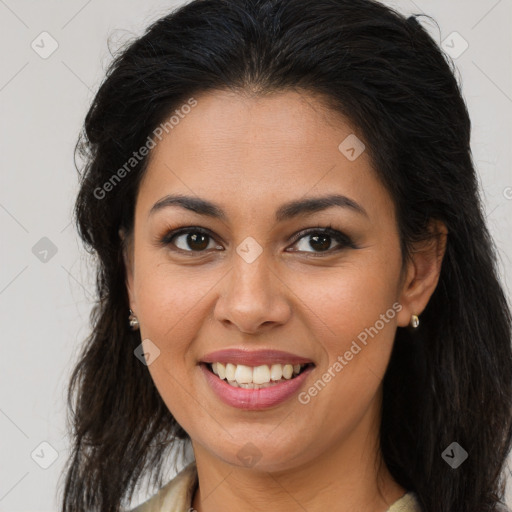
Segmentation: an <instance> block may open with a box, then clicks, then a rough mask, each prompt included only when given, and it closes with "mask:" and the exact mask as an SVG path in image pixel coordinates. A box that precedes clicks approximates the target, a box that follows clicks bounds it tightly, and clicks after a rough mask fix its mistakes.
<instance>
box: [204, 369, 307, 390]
mask: <svg viewBox="0 0 512 512" xmlns="http://www.w3.org/2000/svg"><path fill="white" fill-rule="evenodd" d="M304 366H305V365H303V364H294V365H292V364H284V365H283V364H273V365H272V366H270V367H269V366H268V365H266V364H263V365H260V366H254V367H252V366H246V365H244V364H237V365H235V364H232V363H227V364H226V365H224V364H223V363H212V365H211V368H212V371H213V373H215V375H218V376H219V378H220V379H222V380H227V381H228V383H229V384H231V385H232V386H235V387H241V388H246V389H259V388H264V387H268V386H272V385H274V384H275V383H276V382H279V381H284V380H289V379H291V378H292V377H293V376H295V375H298V374H299V373H300V371H301V370H302V369H303V368H304Z"/></svg>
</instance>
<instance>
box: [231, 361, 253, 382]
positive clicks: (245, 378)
mask: <svg viewBox="0 0 512 512" xmlns="http://www.w3.org/2000/svg"><path fill="white" fill-rule="evenodd" d="M235 380H236V381H237V382H238V384H249V383H250V382H252V368H251V367H250V366H245V365H243V364H237V365H236V371H235Z"/></svg>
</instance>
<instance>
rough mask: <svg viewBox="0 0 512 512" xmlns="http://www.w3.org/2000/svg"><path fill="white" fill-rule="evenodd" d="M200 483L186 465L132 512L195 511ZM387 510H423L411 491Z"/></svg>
mask: <svg viewBox="0 0 512 512" xmlns="http://www.w3.org/2000/svg"><path fill="white" fill-rule="evenodd" d="M197 485H198V479H197V469H196V463H195V461H194V462H191V463H190V464H188V465H187V466H185V467H184V468H183V469H182V470H181V471H180V472H179V473H178V474H177V475H176V476H175V477H174V478H173V479H172V480H171V481H170V482H168V483H167V484H166V485H164V486H163V487H162V488H161V489H160V491H158V493H157V494H155V495H154V496H153V497H152V498H150V499H149V500H147V501H145V502H144V503H142V504H140V505H139V506H138V507H136V508H134V509H132V510H131V512H193V511H194V509H193V508H192V499H193V497H194V494H195V491H196V488H197ZM387 512H421V508H420V505H419V503H418V500H417V498H416V495H415V494H414V493H413V492H412V491H409V492H407V493H405V494H404V495H403V496H402V497H401V498H400V499H398V500H397V501H395V503H393V505H391V507H390V508H389V509H388V510H387Z"/></svg>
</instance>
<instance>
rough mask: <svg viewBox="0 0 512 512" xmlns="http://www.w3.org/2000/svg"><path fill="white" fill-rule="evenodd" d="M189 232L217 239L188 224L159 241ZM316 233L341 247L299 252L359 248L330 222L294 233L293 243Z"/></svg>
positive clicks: (166, 241) (169, 240)
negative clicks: (328, 237)
mask: <svg viewBox="0 0 512 512" xmlns="http://www.w3.org/2000/svg"><path fill="white" fill-rule="evenodd" d="M188 233H200V234H203V235H206V236H208V237H210V238H211V239H213V240H215V237H214V236H213V235H212V234H211V233H210V231H209V230H207V229H204V228H201V227H199V226H188V227H186V228H177V229H174V230H172V231H170V232H168V233H166V234H165V235H164V236H163V237H162V238H161V239H160V240H159V243H160V245H162V246H165V247H168V246H170V245H173V243H172V240H173V239H174V238H176V237H178V236H180V235H183V234H188ZM314 234H321V235H328V236H330V237H331V238H332V239H334V241H336V242H338V243H339V244H340V247H338V248H337V249H334V250H332V249H328V250H327V251H320V252H314V251H311V252H310V251H297V252H306V253H307V254H312V255H315V256H314V257H317V256H322V255H324V254H327V255H330V254H332V253H333V252H338V251H341V250H342V249H344V248H351V249H358V246H357V245H356V244H354V242H353V241H352V239H351V238H350V237H349V236H347V235H345V234H344V233H342V232H341V231H338V230H336V229H334V228H333V227H332V225H330V224H329V225H327V226H325V227H324V226H317V227H314V228H308V229H305V230H302V231H300V232H299V233H297V234H296V235H294V237H293V240H292V244H293V245H295V244H296V243H297V242H298V241H299V240H301V239H302V238H305V237H307V236H308V235H314ZM171 250H173V251H175V252H180V253H185V254H186V253H191V255H193V254H194V253H196V254H201V255H202V254H205V253H206V250H203V251H185V250H184V249H180V248H179V247H175V248H172V249H171Z"/></svg>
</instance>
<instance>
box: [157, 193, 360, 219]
mask: <svg viewBox="0 0 512 512" xmlns="http://www.w3.org/2000/svg"><path fill="white" fill-rule="evenodd" d="M169 206H178V207H181V208H184V209H186V210H190V211H192V212H195V213H198V214H199V215H205V216H207V217H212V218H215V219H220V220H223V221H226V220H227V215H226V213H225V212H224V210H222V208H221V207H220V206H218V205H216V204H215V203H212V202H210V201H207V200H206V199H201V198H198V197H193V196H185V195H167V196H165V197H162V199H159V200H158V201H157V202H156V203H155V204H154V205H153V207H152V208H151V210H150V211H149V214H148V217H149V216H151V215H153V214H154V213H156V212H157V211H159V210H162V209H163V208H166V207H169ZM334 206H338V207H341V208H348V209H350V210H352V211H354V212H356V213H358V214H361V215H364V216H365V217H367V218H369V216H368V213H367V212H366V210H365V209H364V208H363V207H362V206H361V205H360V204H359V203H357V202H356V201H354V200H353V199H350V198H349V197H347V196H344V195H340V194H330V195H326V196H319V197H312V198H308V199H298V200H294V201H290V202H288V203H284V204H282V205H281V206H280V207H279V208H278V209H277V211H276V214H275V220H276V222H283V221H285V220H289V219H292V218H294V217H298V216H300V215H308V214H312V213H315V212H320V211H323V210H327V209H328V208H332V207H334Z"/></svg>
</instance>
